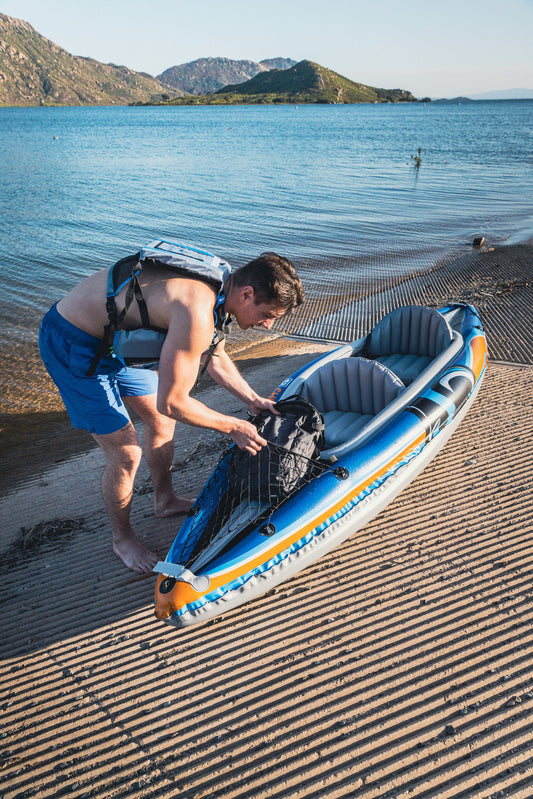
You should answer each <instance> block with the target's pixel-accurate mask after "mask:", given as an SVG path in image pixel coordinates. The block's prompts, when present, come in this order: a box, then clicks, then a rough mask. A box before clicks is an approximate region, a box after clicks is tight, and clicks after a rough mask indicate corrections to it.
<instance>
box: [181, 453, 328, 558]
mask: <svg viewBox="0 0 533 799" xmlns="http://www.w3.org/2000/svg"><path fill="white" fill-rule="evenodd" d="M333 468H334V467H333V466H332V465H331V464H329V463H327V462H326V461H321V460H317V459H315V458H310V457H307V456H305V455H301V454H299V453H297V452H293V451H291V450H288V449H286V448H285V447H282V446H279V445H278V444H275V443H273V442H268V443H267V445H266V446H264V447H263V448H262V450H261V451H260V452H259V453H258V454H257V455H255V456H254V455H250V454H248V453H246V452H243V451H242V450H239V449H238V448H237V447H236V446H234V447H231V449H229V450H227V451H226V452H225V453H224V454H223V455H222V457H221V459H220V461H219V464H218V466H217V467H216V469H215V470H214V472H213V473H212V474H211V476H210V477H209V479H208V481H207V483H206V484H205V486H204V488H203V490H202V492H201V494H200V496H199V497H198V499H197V501H196V503H195V505H194V507H193V508H192V510H191V512H190V513H189V516H188V517H187V519H186V520H185V522H184V523H183V525H182V528H181V530H180V532H179V533H178V535H177V537H176V540H175V541H174V544H173V547H172V549H171V552H170V553H169V559H170V560H171V561H172V562H173V563H179V564H180V565H182V566H186V567H187V568H191V569H193V570H194V571H198V570H202V569H205V568H206V566H207V565H208V563H209V562H210V561H212V560H213V559H214V558H216V557H219V556H221V555H223V554H224V553H226V552H228V551H229V550H230V549H231V548H232V547H234V546H235V545H236V544H238V543H239V541H242V540H243V539H244V538H245V537H246V536H247V535H248V534H249V533H250V532H251V531H252V530H254V529H255V528H257V527H259V528H260V533H261V534H262V535H264V536H265V537H270V536H271V535H273V533H274V532H275V528H274V526H273V525H272V522H271V517H272V515H273V514H274V512H275V511H277V510H278V509H279V508H280V507H281V506H282V505H284V504H285V503H286V502H287V501H288V500H289V499H291V498H292V497H294V496H295V494H296V493H297V492H298V491H300V490H301V489H302V488H303V487H304V486H305V485H307V484H309V483H310V482H311V481H312V480H314V479H315V478H317V477H319V476H320V475H321V474H322V473H323V472H325V471H326V470H331V469H333Z"/></svg>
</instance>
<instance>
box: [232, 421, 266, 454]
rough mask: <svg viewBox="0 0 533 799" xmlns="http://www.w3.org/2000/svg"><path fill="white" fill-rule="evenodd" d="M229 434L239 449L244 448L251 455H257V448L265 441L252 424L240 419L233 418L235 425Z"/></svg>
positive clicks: (260, 447)
mask: <svg viewBox="0 0 533 799" xmlns="http://www.w3.org/2000/svg"><path fill="white" fill-rule="evenodd" d="M230 436H231V439H232V441H234V442H235V444H236V445H237V446H238V447H239V449H244V450H246V452H249V453H251V454H252V455H257V453H258V452H259V450H260V449H262V448H263V447H264V446H265V444H266V443H267V442H266V440H265V439H264V438H261V436H260V435H259V433H258V432H257V428H256V427H254V426H253V424H250V422H245V421H244V420H241V419H236V420H235V427H234V428H233V430H232V431H231V433H230Z"/></svg>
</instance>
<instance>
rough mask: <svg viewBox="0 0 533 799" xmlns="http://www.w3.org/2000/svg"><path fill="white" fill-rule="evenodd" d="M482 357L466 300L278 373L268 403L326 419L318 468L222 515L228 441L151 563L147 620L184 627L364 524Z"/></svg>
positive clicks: (425, 452) (447, 431)
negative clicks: (297, 399) (162, 554)
mask: <svg viewBox="0 0 533 799" xmlns="http://www.w3.org/2000/svg"><path fill="white" fill-rule="evenodd" d="M486 363H487V346H486V341H485V335H484V333H483V327H482V324H481V321H480V319H479V316H478V314H477V312H476V310H475V309H474V308H473V307H472V306H470V305H464V304H454V305H449V306H447V307H445V308H441V309H440V310H439V311H437V310H433V309H430V308H424V307H421V306H408V307H405V308H399V309H396V310H395V311H392V312H391V313H390V314H388V315H387V316H385V317H384V318H383V319H382V320H381V321H380V322H379V323H378V324H377V325H376V327H375V328H374V329H373V330H372V331H371V332H370V333H369V334H368V335H367V336H365V337H364V338H362V339H359V340H358V341H355V342H353V343H351V344H343V345H341V346H339V347H338V348H336V349H334V350H332V351H331V352H328V353H326V354H325V355H323V356H321V357H320V358H318V359H316V360H315V361H313V362H312V363H310V364H308V365H307V366H305V367H303V368H302V369H300V370H299V371H298V372H296V373H295V374H293V375H291V376H290V377H288V378H287V379H286V380H284V381H283V382H282V383H281V384H280V385H279V386H278V387H277V388H276V389H275V391H274V392H273V393H272V395H271V396H272V398H273V399H275V400H276V401H277V400H281V399H284V398H287V397H289V396H293V395H300V396H303V397H305V398H306V399H308V400H309V401H310V402H311V403H312V404H313V405H314V406H315V407H316V408H317V409H318V410H319V411H320V412H321V413H322V415H323V417H324V422H325V444H324V448H323V450H322V451H321V454H320V462H321V464H322V468H321V470H320V471H319V473H318V474H317V476H316V477H314V478H313V479H311V480H310V481H309V482H307V483H306V484H304V485H302V486H301V487H300V488H298V489H297V490H296V491H295V492H294V493H293V494H291V495H290V496H289V497H288V498H286V499H285V500H284V501H283V502H282V503H281V504H278V505H277V506H276V507H268V506H267V507H265V506H264V505H261V504H260V503H257V502H254V501H250V500H249V499H248V500H247V501H242V502H239V504H238V505H237V506H235V505H233V506H231V513H230V514H229V515H228V513H226V514H222V513H221V511H220V509H221V507H222V506H223V505H224V504H226V505H227V503H225V501H224V498H227V497H229V495H230V493H231V491H232V486H231V480H230V479H228V469H229V463H230V459H231V449H230V450H229V451H228V452H227V453H226V454H225V455H224V457H223V458H222V459H221V461H220V463H219V464H218V466H217V467H216V469H215V470H214V472H213V473H212V474H211V476H210V478H209V480H208V481H207V483H206V485H205V487H204V489H203V491H202V493H201V494H200V496H199V497H198V499H197V501H196V503H195V506H194V507H193V509H192V511H191V512H190V514H189V515H188V517H187V518H186V519H185V521H184V523H183V524H182V527H181V529H180V531H179V532H178V535H177V536H176V539H175V541H174V543H173V544H172V547H171V548H170V551H169V553H168V555H167V558H166V560H165V561H164V562H159V563H158V564H157V566H156V568H155V571H157V572H158V573H159V576H158V579H157V585H156V590H155V615H156V616H157V618H158V619H162V620H164V621H166V622H167V623H169V624H171V625H174V626H176V627H186V626H190V625H194V624H199V623H202V622H204V621H207V620H208V619H211V618H213V617H215V616H218V615H220V614H221V613H225V612H226V611H228V610H230V609H231V608H235V607H237V606H238V605H241V604H243V603H245V602H248V601H249V600H251V599H253V598H254V597H257V596H259V595H261V594H263V593H265V592H267V591H269V590H270V589H272V588H273V587H274V586H276V585H278V584H279V583H281V582H282V581H284V580H286V579H287V578H288V577H291V576H292V575H294V574H296V573H297V572H299V571H301V570H302V569H304V568H306V567H307V566H309V565H310V564H312V563H314V562H315V561H316V560H318V559H319V558H320V557H321V556H322V555H324V554H325V553H327V552H329V551H331V550H332V549H333V548H335V547H336V546H338V545H339V544H340V543H341V542H342V541H344V540H346V539H347V538H348V537H350V536H351V535H353V534H354V533H355V532H356V531H357V530H359V529H360V528H362V527H363V526H364V525H366V524H367V523H368V522H369V521H370V520H371V519H373V518H374V517H375V516H376V515H377V514H378V513H380V512H381V511H382V510H383V509H384V508H385V507H386V506H387V505H388V504H389V503H390V502H391V501H392V500H393V499H394V498H395V497H396V496H397V495H398V494H399V493H400V492H401V491H402V490H403V489H404V488H405V487H406V486H407V485H408V484H409V483H410V482H411V481H412V480H414V478H415V477H416V476H417V475H418V474H419V473H420V472H421V471H422V470H423V469H424V468H425V466H426V465H427V464H428V463H429V462H430V461H431V460H432V459H433V458H434V457H435V455H436V454H437V453H438V452H439V450H440V449H441V448H442V447H443V446H444V444H445V443H446V441H447V440H448V438H449V437H450V436H451V434H452V433H453V431H454V430H455V428H456V427H457V426H458V425H459V423H460V422H461V420H462V419H463V417H464V416H465V414H466V413H467V411H468V409H469V407H470V405H471V404H472V402H473V401H474V399H475V397H476V394H477V392H478V390H479V388H480V385H481V382H482V379H483V376H484V372H485V368H486Z"/></svg>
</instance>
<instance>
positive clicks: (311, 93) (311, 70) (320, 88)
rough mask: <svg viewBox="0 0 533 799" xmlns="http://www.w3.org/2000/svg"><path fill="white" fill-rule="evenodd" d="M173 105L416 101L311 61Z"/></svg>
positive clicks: (398, 92)
mask: <svg viewBox="0 0 533 799" xmlns="http://www.w3.org/2000/svg"><path fill="white" fill-rule="evenodd" d="M171 102H172V103H174V104H176V105H193V104H209V105H211V104H213V105H215V104H236V103H297V104H298V103H302V104H303V103H398V102H417V100H416V97H414V96H413V95H412V94H411V92H408V91H407V90H405V89H377V88H375V87H372V86H365V85H363V84H362V83H354V82H353V81H351V80H349V79H348V78H345V77H343V76H342V75H339V74H338V73H337V72H333V71H332V70H331V69H326V67H322V66H320V64H315V63H314V62H312V61H300V62H299V63H298V64H295V65H294V66H293V67H291V68H290V69H283V70H282V69H273V70H271V71H270V72H261V73H259V74H258V75H256V76H255V77H253V78H251V79H250V80H248V81H245V82H244V83H239V84H236V85H229V86H225V87H223V88H222V89H219V90H218V91H216V92H214V93H212V94H207V95H202V96H199V97H182V98H179V99H176V100H172V101H171Z"/></svg>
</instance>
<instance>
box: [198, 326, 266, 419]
mask: <svg viewBox="0 0 533 799" xmlns="http://www.w3.org/2000/svg"><path fill="white" fill-rule="evenodd" d="M207 371H208V372H209V374H210V375H211V377H212V378H213V380H215V381H216V382H217V383H218V385H219V386H222V388H225V389H226V391H229V392H230V394H233V395H234V396H235V397H238V399H240V400H242V401H243V402H245V403H246V405H247V406H248V407H249V409H250V410H251V411H252V413H259V411H261V410H268V411H272V412H273V413H277V411H276V408H275V405H274V402H273V401H272V400H269V399H266V398H265V397H260V396H259V395H258V394H257V393H256V392H255V391H254V390H253V388H252V387H251V386H250V385H249V384H248V383H247V382H246V380H245V379H244V377H243V376H242V375H241V373H240V372H239V370H238V369H237V367H236V366H235V364H234V363H233V361H232V360H231V358H230V357H229V355H228V353H227V352H226V347H225V341H224V340H223V341H221V342H220V343H219V345H218V346H217V348H216V350H215V352H214V354H213V357H212V358H211V360H210V362H209V364H208V366H207Z"/></svg>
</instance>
